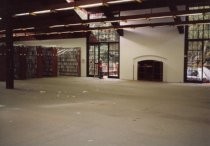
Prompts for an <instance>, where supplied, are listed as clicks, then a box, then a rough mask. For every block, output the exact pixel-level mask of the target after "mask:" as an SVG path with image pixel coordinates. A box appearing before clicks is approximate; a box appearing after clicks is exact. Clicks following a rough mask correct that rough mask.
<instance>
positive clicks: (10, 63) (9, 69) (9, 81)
mask: <svg viewBox="0 0 210 146" xmlns="http://www.w3.org/2000/svg"><path fill="white" fill-rule="evenodd" d="M5 5H6V8H7V9H8V11H7V13H6V14H5V17H4V18H3V19H4V22H5V29H6V33H5V34H6V41H5V44H6V88H7V89H14V47H13V23H12V14H11V8H10V0H7V1H6V2H5Z"/></svg>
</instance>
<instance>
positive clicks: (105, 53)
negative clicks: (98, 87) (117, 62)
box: [100, 43, 108, 76]
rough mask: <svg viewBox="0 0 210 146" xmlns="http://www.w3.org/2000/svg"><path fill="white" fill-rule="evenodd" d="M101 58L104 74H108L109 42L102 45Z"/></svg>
mask: <svg viewBox="0 0 210 146" xmlns="http://www.w3.org/2000/svg"><path fill="white" fill-rule="evenodd" d="M100 60H101V61H102V72H103V75H104V76H107V75H108V44H107V43H106V44H101V45H100Z"/></svg>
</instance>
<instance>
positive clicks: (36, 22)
mask: <svg viewBox="0 0 210 146" xmlns="http://www.w3.org/2000/svg"><path fill="white" fill-rule="evenodd" d="M207 12H210V9H203V10H182V11H172V12H159V13H148V14H140V15H130V16H120V17H114V18H101V19H91V20H83V21H80V20H74V21H72V19H71V17H67V18H66V20H65V23H62V22H60V21H57V20H55V18H54V17H53V16H52V17H49V16H45V17H43V16H42V17H35V18H34V17H29V18H28V19H26V18H25V19H22V18H16V19H15V21H14V22H13V23H14V24H16V25H15V29H16V28H25V27H36V28H40V27H41V28H43V27H45V28H46V27H49V26H50V25H67V24H76V23H81V24H89V23H95V22H113V21H126V20H131V19H155V18H160V17H174V16H180V15H190V14H195V13H207ZM3 26H4V24H3V23H2V22H0V27H3Z"/></svg>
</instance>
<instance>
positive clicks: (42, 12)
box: [32, 10, 51, 14]
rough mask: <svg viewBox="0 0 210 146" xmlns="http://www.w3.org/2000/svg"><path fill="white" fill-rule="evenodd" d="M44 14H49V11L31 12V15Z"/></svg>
mask: <svg viewBox="0 0 210 146" xmlns="http://www.w3.org/2000/svg"><path fill="white" fill-rule="evenodd" d="M46 13H51V10H43V11H35V12H32V14H46Z"/></svg>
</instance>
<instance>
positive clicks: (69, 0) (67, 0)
mask: <svg viewBox="0 0 210 146" xmlns="http://www.w3.org/2000/svg"><path fill="white" fill-rule="evenodd" d="M66 2H67V3H72V2H74V0H66Z"/></svg>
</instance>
